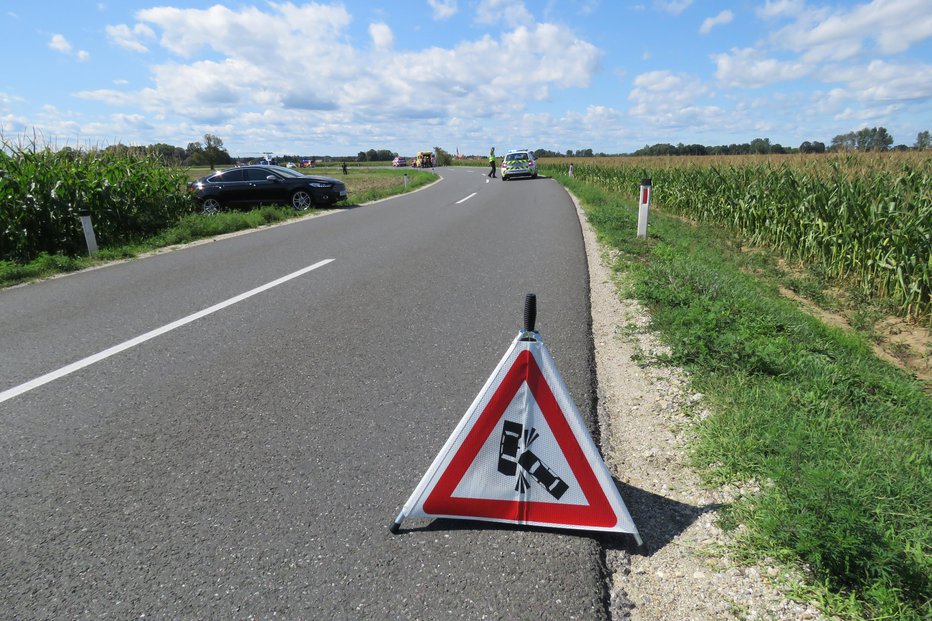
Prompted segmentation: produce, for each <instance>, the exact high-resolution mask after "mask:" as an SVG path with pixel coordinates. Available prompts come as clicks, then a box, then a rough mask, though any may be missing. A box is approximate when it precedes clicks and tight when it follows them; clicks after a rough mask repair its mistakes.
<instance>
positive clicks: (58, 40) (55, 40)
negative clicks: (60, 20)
mask: <svg viewBox="0 0 932 621" xmlns="http://www.w3.org/2000/svg"><path fill="white" fill-rule="evenodd" d="M49 48H50V49H53V50H55V51H56V52H61V53H62V54H70V53H71V44H70V43H69V42H68V39H66V38H65V37H64V35H60V34H55V35H52V38H51V40H50V41H49Z"/></svg>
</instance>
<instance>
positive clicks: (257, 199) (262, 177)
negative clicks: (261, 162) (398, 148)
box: [245, 168, 290, 205]
mask: <svg viewBox="0 0 932 621" xmlns="http://www.w3.org/2000/svg"><path fill="white" fill-rule="evenodd" d="M245 173H246V183H247V185H248V186H249V187H248V189H247V192H248V195H249V202H251V203H264V204H267V205H271V204H280V205H281V204H285V203H287V202H288V201H289V199H290V197H289V196H288V187H287V184H286V183H284V182H283V180H282V179H281V178H279V176H278V175H276V174H274V173H273V172H272V171H270V170H265V169H262V168H247V169H246V170H245ZM270 176H271V177H274V178H275V180H274V181H270V180H269V179H268V177H270Z"/></svg>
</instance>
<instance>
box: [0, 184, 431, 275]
mask: <svg viewBox="0 0 932 621" xmlns="http://www.w3.org/2000/svg"><path fill="white" fill-rule="evenodd" d="M354 173H356V174H354ZM403 175H404V172H399V171H398V170H389V169H385V170H377V169H366V170H365V171H352V170H351V171H350V174H348V175H347V176H346V177H345V178H343V177H341V178H343V180H344V181H345V182H346V187H347V192H348V194H349V197H350V198H349V203H350V205H351V206H352V205H359V204H362V203H367V202H370V201H374V200H378V199H380V198H386V197H389V196H393V195H396V194H401V193H403V192H404V181H403ZM434 179H436V175H434V174H432V173H430V172H426V171H417V172H416V174H410V173H409V175H408V190H409V191H410V190H413V189H414V188H417V187H419V186H422V185H426V184H428V183H430V182H431V181H433V180H434ZM341 206H343V204H340V205H338V207H337V208H340V207H341ZM322 211H324V210H315V209H310V210H308V211H295V210H293V209H291V208H288V207H276V206H263V207H258V208H256V209H253V210H251V211H226V212H222V213H218V214H214V215H204V214H200V213H192V214H187V215H185V216H183V217H181V219H179V220H178V221H177V222H176V223H175V224H173V225H171V226H169V227H166V228H165V229H163V230H162V231H161V232H159V233H157V234H155V235H153V236H150V237H148V238H145V239H142V240H140V241H138V242H133V243H128V244H120V245H115V246H108V245H105V244H103V243H101V246H100V250H99V252H98V253H97V255H96V256H94V257H88V256H67V255H64V254H49V253H42V254H40V255H39V256H38V257H36V258H35V259H34V260H32V261H30V262H28V263H22V264H21V263H16V262H13V261H0V288H2V287H10V286H13V285H17V284H21V283H24V282H29V281H33V280H38V279H42V278H49V277H51V276H54V275H56V274H62V273H66V272H74V271H78V270H82V269H87V268H89V267H94V266H97V265H102V264H104V263H108V262H110V261H117V260H121V259H130V258H133V257H137V256H139V255H141V254H145V253H148V252H153V251H155V250H158V249H160V248H165V247H168V246H174V245H177V244H186V243H189V242H192V241H196V240H198V239H204V238H208V237H214V236H216V235H223V234H225V233H233V232H236V231H242V230H246V229H253V228H258V227H260V226H265V225H268V224H274V223H276V222H283V221H285V220H291V219H294V218H300V217H304V216H306V215H308V214H312V213H315V212H322ZM98 242H103V240H98Z"/></svg>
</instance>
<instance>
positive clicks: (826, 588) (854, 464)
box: [557, 177, 932, 619]
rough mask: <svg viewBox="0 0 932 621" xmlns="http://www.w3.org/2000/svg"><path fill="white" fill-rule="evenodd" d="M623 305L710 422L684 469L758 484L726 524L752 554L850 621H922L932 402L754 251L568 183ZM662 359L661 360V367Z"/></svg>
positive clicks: (699, 432)
mask: <svg viewBox="0 0 932 621" xmlns="http://www.w3.org/2000/svg"><path fill="white" fill-rule="evenodd" d="M557 179H558V181H560V182H561V183H563V184H564V185H566V186H567V187H569V188H570V189H571V190H572V191H573V192H574V193H575V194H576V195H577V196H579V198H580V200H581V202H582V204H583V207H584V209H585V210H586V213H587V216H588V218H589V220H590V222H591V223H592V225H593V226H594V228H595V229H596V231H597V232H598V235H599V236H600V239H601V240H602V241H603V242H605V243H607V244H609V245H610V246H612V247H614V248H617V249H618V250H619V251H620V254H619V258H618V260H617V263H616V265H615V269H617V270H619V271H624V272H626V273H627V274H628V276H629V278H628V280H629V281H630V282H633V285H632V287H631V290H630V291H629V292H626V294H628V295H632V296H634V297H636V298H637V299H639V300H640V301H641V302H643V303H644V304H645V305H647V306H648V308H650V310H651V314H652V329H654V330H657V331H658V332H659V334H660V335H661V338H662V339H663V340H664V341H666V342H667V343H668V344H669V346H670V348H671V354H669V356H667V357H666V358H665V359H663V360H660V361H659V362H662V363H670V364H676V365H679V366H683V367H684V368H686V369H687V370H688V371H689V373H690V375H691V377H692V378H693V388H694V389H695V390H696V391H698V392H701V393H703V394H704V395H706V402H707V403H709V404H710V406H711V410H712V412H713V414H712V415H710V416H709V417H707V418H705V419H704V420H703V421H702V422H700V423H698V424H697V426H696V435H695V439H694V442H693V443H692V447H691V457H692V459H693V462H694V464H695V465H696V466H697V467H698V469H699V470H700V472H701V473H702V474H703V475H704V477H705V479H706V480H707V481H708V482H709V483H712V484H714V483H718V482H724V481H733V482H742V481H749V480H755V481H757V482H759V483H760V487H761V490H762V491H761V493H760V494H758V495H756V496H754V497H750V498H746V499H743V500H741V501H738V502H737V503H735V504H734V505H732V506H730V507H728V508H726V509H725V510H724V511H723V516H724V522H725V525H726V526H731V527H736V526H738V525H739V524H740V525H744V526H745V528H741V529H735V532H736V535H738V536H739V541H740V542H741V544H742V545H743V546H744V548H745V550H746V552H747V554H748V555H749V557H751V558H754V557H757V556H760V557H764V556H770V557H773V558H780V559H782V560H783V561H784V562H787V563H792V564H796V565H800V566H802V567H804V568H805V569H806V570H807V571H808V572H809V575H810V576H811V582H810V584H808V585H805V586H801V587H799V588H800V590H801V592H802V594H803V595H805V596H806V597H807V598H809V599H816V600H819V601H821V603H822V605H823V607H824V608H825V609H826V611H827V612H828V613H830V614H837V615H839V616H842V617H844V618H850V619H862V618H863V619H887V618H889V619H928V618H932V608H930V597H932V577H930V576H932V551H930V550H932V526H930V519H929V515H930V514H929V507H932V397H930V396H929V395H928V394H927V393H925V392H924V391H923V389H922V386H921V384H920V383H919V382H918V381H916V380H915V379H914V378H912V377H910V376H909V375H907V374H906V373H904V372H902V371H901V370H899V369H897V368H896V367H894V366H892V365H890V364H888V363H886V362H884V361H881V360H879V359H878V358H876V356H875V355H874V354H873V352H872V350H871V348H870V345H869V343H868V342H867V341H866V339H865V338H863V337H862V336H860V335H858V334H855V333H852V332H850V331H843V330H840V329H837V328H832V327H828V326H826V325H824V324H823V323H821V322H820V321H818V320H817V319H815V318H813V317H812V316H810V315H808V314H806V313H804V312H802V311H801V310H799V309H798V308H797V306H796V305H795V304H794V303H793V302H791V301H789V300H787V299H786V298H784V297H783V296H782V295H780V293H779V290H778V288H777V286H776V285H775V284H773V283H772V282H767V281H766V280H761V279H759V278H756V277H755V276H753V275H752V274H753V273H754V272H757V271H760V269H761V266H760V262H761V261H764V260H765V259H764V258H762V256H761V255H760V254H759V253H754V254H750V255H749V254H748V253H746V252H742V242H741V240H737V239H735V238H734V237H733V236H732V235H730V234H726V233H724V232H723V231H721V230H719V229H716V228H713V227H710V226H705V225H695V224H692V223H690V222H688V221H684V220H683V219H681V218H675V217H670V216H666V215H664V214H663V213H662V212H660V211H659V210H653V211H652V213H651V229H650V237H649V239H648V240H646V241H644V240H638V239H636V237H635V235H634V231H635V230H636V221H637V214H636V206H635V205H634V204H628V203H627V202H625V201H621V200H619V199H618V197H617V196H616V195H613V194H611V193H609V192H606V191H604V190H600V189H597V188H594V187H592V186H588V185H585V184H582V183H580V182H579V181H578V180H576V179H570V178H560V177H558V178H557ZM655 362H657V361H655Z"/></svg>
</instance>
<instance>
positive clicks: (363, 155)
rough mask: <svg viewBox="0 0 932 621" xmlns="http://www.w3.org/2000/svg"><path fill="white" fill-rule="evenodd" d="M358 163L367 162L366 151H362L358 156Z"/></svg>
mask: <svg viewBox="0 0 932 621" xmlns="http://www.w3.org/2000/svg"><path fill="white" fill-rule="evenodd" d="M356 161H357V162H365V161H366V152H365V151H360V152H359V153H358V154H357V155H356Z"/></svg>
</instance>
